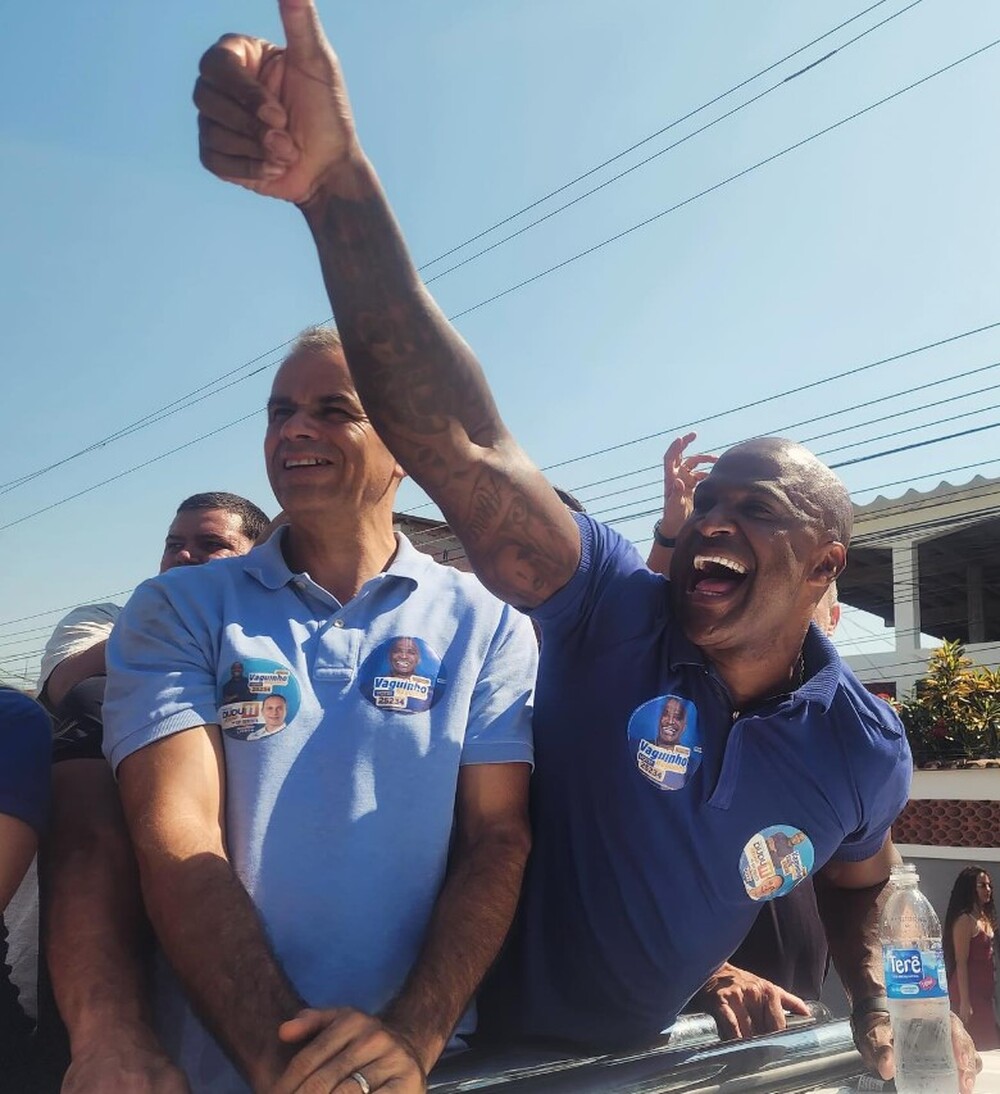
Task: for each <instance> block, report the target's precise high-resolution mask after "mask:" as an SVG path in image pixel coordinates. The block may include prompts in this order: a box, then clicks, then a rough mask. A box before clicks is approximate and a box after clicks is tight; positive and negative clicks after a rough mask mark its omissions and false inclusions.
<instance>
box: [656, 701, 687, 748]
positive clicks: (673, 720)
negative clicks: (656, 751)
mask: <svg viewBox="0 0 1000 1094" xmlns="http://www.w3.org/2000/svg"><path fill="white" fill-rule="evenodd" d="M686 725H687V711H686V710H685V709H684V704H683V703H682V702H681V700H680V699H677V698H675V697H674V696H671V697H670V698H669V699H667V700H666V702H665V703H664V704H663V709H662V710H661V711H660V722H659V725H658V727H657V731H656V743H657V744H659V745H664V746H666V747H670V746H671V745H675V744H677V742H678V741H679V740H680V739H681V734H682V733H683V732H684V727H685V726H686Z"/></svg>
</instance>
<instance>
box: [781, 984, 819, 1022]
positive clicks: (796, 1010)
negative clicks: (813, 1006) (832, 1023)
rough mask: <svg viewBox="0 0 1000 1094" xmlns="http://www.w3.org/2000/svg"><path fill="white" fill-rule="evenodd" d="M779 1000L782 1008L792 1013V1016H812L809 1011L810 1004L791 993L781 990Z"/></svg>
mask: <svg viewBox="0 0 1000 1094" xmlns="http://www.w3.org/2000/svg"><path fill="white" fill-rule="evenodd" d="M779 999H780V1001H781V1005H782V1007H784V1009H785V1010H788V1011H791V1012H792V1014H801V1015H804V1016H806V1017H808V1016H809V1015H811V1014H812V1011H811V1010H810V1009H809V1004H808V1003H806V1002H805V1001H804V1000H802V999H800V998H799V997H798V996H797V995H793V994H792V993H791V992H790V991H785V990H784V989H781V992H780V996H779Z"/></svg>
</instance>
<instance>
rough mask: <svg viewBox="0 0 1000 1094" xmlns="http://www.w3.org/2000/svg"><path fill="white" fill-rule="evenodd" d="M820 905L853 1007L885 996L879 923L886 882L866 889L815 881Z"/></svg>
mask: <svg viewBox="0 0 1000 1094" xmlns="http://www.w3.org/2000/svg"><path fill="white" fill-rule="evenodd" d="M815 887H816V903H817V905H818V907H819V913H820V918H821V919H822V921H823V926H824V928H825V930H826V939H827V944H828V945H829V947H830V957H831V959H832V960H833V964H834V968H836V970H837V974H838V975H839V976H840V980H841V983H842V984H843V985H844V990H845V991H846V992H847V995H848V998H849V999H850V1000H851V1002H852V1004H854V1005H857V1004H858V1003H860V1002H862V1001H864V1000H866V999H871V998H873V997H874V996H880V995H884V994H885V980H884V973H883V971H882V945H881V940H880V937H879V922H880V920H881V917H882V907H883V905H884V904H885V901H886V899H887V898H888V885H887V883H886V882H885V881H883V882H879V883H878V884H876V885H870V886H868V887H866V888H863V889H847V888H841V887H839V886H837V885H834V884H832V883H831V882H830V881H829V880H828V879H826V878H824V877H823V875H822V874H818V875H817V876H816V880H815Z"/></svg>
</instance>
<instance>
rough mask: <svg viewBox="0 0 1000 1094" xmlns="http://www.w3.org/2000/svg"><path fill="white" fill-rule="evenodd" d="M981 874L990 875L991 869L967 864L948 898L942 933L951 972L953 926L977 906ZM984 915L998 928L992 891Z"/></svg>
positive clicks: (984, 908)
mask: <svg viewBox="0 0 1000 1094" xmlns="http://www.w3.org/2000/svg"><path fill="white" fill-rule="evenodd" d="M980 874H985V875H986V876H987V877H989V876H990V874H989V871H988V870H984V869H983V868H982V866H966V867H965V869H964V870H962V871H961V872H960V873H959V875H958V877H957V878H955V884H954V885H953V886H952V889H951V896H950V897H949V898H948V911H947V912H945V915H944V927H943V928H942V930H941V934H942V935H943V936H944V937H943V938H942V942H943V943H944V960H945V968H946V969H947V970H948V971H949V972H951V970H952V969H954V968H955V940H954V938H953V931H952V928H953V927H954V926H955V921H956V920H957V919H958V917H959V916H961V915H969V914H971V913H972V909H973V908H974V907H975V906H976V903H977V901H978V899H979V898H978V896H977V895H976V882H978V881H979V875H980ZM983 915H985V917H986V919H987V921H988V922H989V924H990V926H991V927H992V928H993V930H994V932H995V931H996V930H997V909H996V904H995V903H994V902H993V894H992V893H990V901H989V903H988V904H984V905H983Z"/></svg>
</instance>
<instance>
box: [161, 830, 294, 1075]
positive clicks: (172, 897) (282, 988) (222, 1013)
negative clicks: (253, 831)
mask: <svg viewBox="0 0 1000 1094" xmlns="http://www.w3.org/2000/svg"><path fill="white" fill-rule="evenodd" d="M140 863H141V872H142V879H143V894H144V896H145V900H146V907H147V909H148V911H149V917H150V919H151V920H152V923H153V926H154V928H155V930H156V933H157V936H158V938H159V940H160V944H161V945H162V947H163V950H164V953H165V954H166V956H167V958H168V959H169V961H170V963H171V965H172V966H173V968H174V970H175V972H176V973H177V975H178V976H179V978H180V980H181V982H182V984H183V985H184V987H185V989H186V991H187V994H188V996H189V998H190V999H191V1001H192V1003H193V1005H194V1007H195V1009H196V1010H197V1011H198V1013H199V1014H200V1016H201V1018H202V1020H203V1021H204V1022H205V1024H206V1026H207V1027H208V1028H209V1030H211V1032H212V1033H213V1035H214V1036H215V1037H216V1038H217V1039H218V1040H219V1042H220V1043H221V1044H222V1046H223V1047H224V1048H225V1049H226V1051H227V1052H228V1053H229V1056H230V1058H231V1059H232V1060H233V1062H234V1063H235V1064H236V1066H237V1067H238V1068H239V1069H240V1070H241V1071H242V1072H243V1074H244V1075H245V1076H246V1078H247V1079H248V1080H249V1081H250V1083H251V1084H252V1086H253V1087H254V1088H255V1089H258V1088H266V1087H267V1086H268V1085H269V1084H270V1083H272V1082H273V1081H274V1080H275V1079H276V1078H277V1077H278V1076H279V1075H280V1074H281V1072H282V1071H283V1070H284V1067H285V1065H286V1064H287V1062H288V1060H289V1059H290V1058H291V1057H292V1055H294V1052H293V1050H292V1049H290V1048H289V1047H288V1046H286V1045H283V1044H282V1043H281V1042H280V1041H279V1040H278V1026H279V1025H280V1024H281V1023H282V1022H284V1021H286V1020H287V1019H289V1018H291V1017H292V1016H293V1015H294V1014H296V1013H297V1012H298V1011H299V1010H300V1009H301V1008H302V1007H303V1006H304V1002H303V1000H302V999H301V997H300V996H299V995H298V993H297V992H296V991H295V989H294V988H293V986H292V984H291V983H290V981H289V980H288V978H287V976H286V975H285V973H284V971H283V970H282V968H281V966H280V965H279V964H278V962H277V960H276V959H275V957H274V955H273V954H272V952H271V950H270V947H269V945H268V941H267V937H266V935H265V933H264V929H263V926H262V925H261V922H260V920H259V918H258V916H257V912H256V909H255V908H254V906H253V904H252V902H251V900H250V898H249V896H248V895H247V892H246V890H245V889H244V888H243V886H242V884H241V883H240V881H239V879H238V878H237V876H236V874H235V873H234V872H233V869H232V867H231V866H230V864H229V862H228V861H227V859H226V858H225V857H224V855H223V854H222V853H221V851H209V850H201V851H197V852H194V853H188V854H185V853H184V852H183V851H181V852H180V853H177V854H172V855H169V856H163V857H162V858H161V859H160V860H159V861H158V862H156V863H151V862H146V863H144V862H143V861H142V856H141V855H140Z"/></svg>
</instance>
